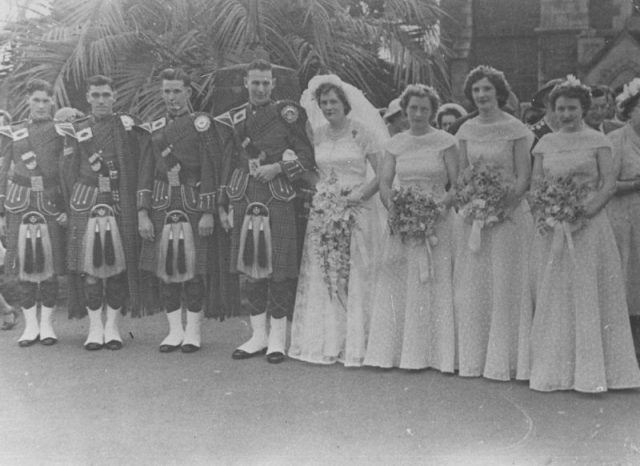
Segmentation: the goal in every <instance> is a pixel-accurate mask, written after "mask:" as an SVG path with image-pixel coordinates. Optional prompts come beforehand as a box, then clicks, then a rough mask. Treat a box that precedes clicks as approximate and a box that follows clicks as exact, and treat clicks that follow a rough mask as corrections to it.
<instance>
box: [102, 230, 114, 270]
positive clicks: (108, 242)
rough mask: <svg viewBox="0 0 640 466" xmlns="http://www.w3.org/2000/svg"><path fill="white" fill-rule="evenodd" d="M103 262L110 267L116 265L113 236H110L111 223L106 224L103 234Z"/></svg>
mask: <svg viewBox="0 0 640 466" xmlns="http://www.w3.org/2000/svg"><path fill="white" fill-rule="evenodd" d="M104 262H105V264H107V265H109V266H112V265H115V263H116V251H115V246H114V245H113V235H112V234H111V223H107V230H106V231H105V233H104Z"/></svg>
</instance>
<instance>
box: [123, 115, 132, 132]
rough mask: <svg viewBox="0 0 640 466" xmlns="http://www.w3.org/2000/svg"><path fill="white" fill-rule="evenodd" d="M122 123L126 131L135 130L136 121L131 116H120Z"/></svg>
mask: <svg viewBox="0 0 640 466" xmlns="http://www.w3.org/2000/svg"><path fill="white" fill-rule="evenodd" d="M120 121H121V122H122V126H124V130H125V131H131V128H133V125H134V121H133V118H131V117H130V116H129V115H120Z"/></svg>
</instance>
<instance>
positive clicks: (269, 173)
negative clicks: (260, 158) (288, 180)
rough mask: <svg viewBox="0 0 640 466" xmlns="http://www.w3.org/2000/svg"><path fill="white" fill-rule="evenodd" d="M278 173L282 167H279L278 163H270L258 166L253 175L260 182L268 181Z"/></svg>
mask: <svg viewBox="0 0 640 466" xmlns="http://www.w3.org/2000/svg"><path fill="white" fill-rule="evenodd" d="M280 173H282V167H280V164H279V163H272V164H269V165H262V166H260V167H258V168H257V169H256V172H255V174H254V176H255V178H256V180H258V181H261V182H262V183H268V182H269V181H271V180H272V179H274V178H275V177H276V176H278V175H279V174H280Z"/></svg>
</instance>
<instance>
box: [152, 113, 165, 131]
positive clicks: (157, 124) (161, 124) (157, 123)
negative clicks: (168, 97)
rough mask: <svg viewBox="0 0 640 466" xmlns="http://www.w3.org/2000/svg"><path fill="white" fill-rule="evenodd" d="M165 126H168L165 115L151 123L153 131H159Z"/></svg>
mask: <svg viewBox="0 0 640 466" xmlns="http://www.w3.org/2000/svg"><path fill="white" fill-rule="evenodd" d="M165 126H167V119H166V118H165V117H162V118H160V119H159V120H156V121H154V122H152V123H151V132H152V133H153V132H154V131H158V130H159V129H162V128H164V127H165Z"/></svg>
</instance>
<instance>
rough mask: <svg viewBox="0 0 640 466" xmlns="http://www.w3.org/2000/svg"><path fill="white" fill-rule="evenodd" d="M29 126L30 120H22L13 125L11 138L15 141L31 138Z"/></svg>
mask: <svg viewBox="0 0 640 466" xmlns="http://www.w3.org/2000/svg"><path fill="white" fill-rule="evenodd" d="M27 124H29V120H22V121H19V122H17V123H13V124H12V125H11V136H12V138H13V140H14V141H20V140H22V139H24V138H26V137H28V136H29V128H27Z"/></svg>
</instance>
